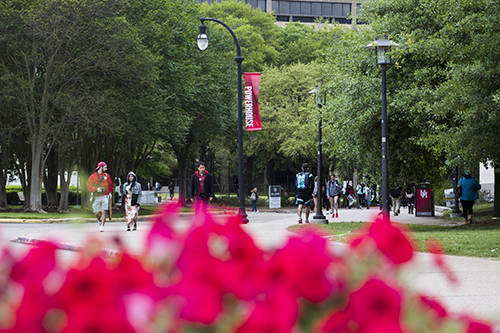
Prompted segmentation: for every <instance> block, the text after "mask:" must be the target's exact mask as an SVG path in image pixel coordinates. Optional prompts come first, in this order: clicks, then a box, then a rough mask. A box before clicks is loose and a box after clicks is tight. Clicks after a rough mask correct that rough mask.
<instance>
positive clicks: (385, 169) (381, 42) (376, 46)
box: [366, 35, 401, 218]
mask: <svg viewBox="0 0 500 333" xmlns="http://www.w3.org/2000/svg"><path fill="white" fill-rule="evenodd" d="M388 37H389V36H388V35H384V36H382V37H380V36H377V40H375V41H373V42H371V43H370V44H368V45H367V46H366V47H367V48H369V49H372V50H375V55H376V57H377V64H378V65H380V71H381V72H382V197H383V198H382V200H383V202H382V207H383V214H384V216H385V217H386V218H389V216H390V211H389V207H390V203H389V145H388V142H387V131H388V130H387V128H388V124H387V101H386V86H385V72H386V70H387V65H388V64H390V63H391V59H390V57H389V54H388V52H389V51H390V50H391V47H401V46H400V45H398V44H396V43H394V42H393V41H391V40H389V39H388Z"/></svg>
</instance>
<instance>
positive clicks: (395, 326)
mask: <svg viewBox="0 0 500 333" xmlns="http://www.w3.org/2000/svg"><path fill="white" fill-rule="evenodd" d="M400 316H401V294H400V292H399V291H398V290H396V289H394V288H392V287H390V286H388V285H387V284H386V283H385V282H383V281H381V280H379V279H377V278H371V279H369V280H368V281H367V282H366V283H365V284H364V285H363V286H362V287H361V288H360V289H358V290H357V291H355V292H353V293H351V294H350V296H349V302H348V303H347V306H346V308H345V309H344V310H341V311H337V312H333V313H332V314H330V315H329V316H328V317H326V318H325V319H323V320H321V322H320V324H319V329H318V330H319V331H320V332H335V333H348V332H359V333H368V332H369V333H402V332H403V330H402V329H401V325H400Z"/></svg>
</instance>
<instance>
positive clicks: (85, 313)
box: [55, 257, 134, 333]
mask: <svg viewBox="0 0 500 333" xmlns="http://www.w3.org/2000/svg"><path fill="white" fill-rule="evenodd" d="M115 277H116V275H115V274H114V273H113V272H112V271H110V270H109V269H108V268H107V267H106V264H105V263H104V261H103V259H101V258H99V257H96V258H94V259H92V261H91V262H90V263H89V265H88V267H86V268H84V269H82V270H77V269H71V270H70V271H69V272H68V274H67V276H66V281H65V282H64V284H63V286H62V287H61V289H60V290H59V292H58V293H57V294H56V295H55V298H56V301H57V307H58V308H61V309H63V310H64V311H65V312H66V315H67V320H68V325H67V326H66V327H65V329H64V331H63V332H72V333H73V332H82V333H83V332H92V331H96V332H133V331H134V330H133V328H132V326H131V325H130V323H129V322H128V320H127V318H126V312H125V306H124V302H123V294H122V293H121V292H123V289H122V288H121V287H123V286H122V285H120V284H119V283H118V284H117V281H116V280H115Z"/></svg>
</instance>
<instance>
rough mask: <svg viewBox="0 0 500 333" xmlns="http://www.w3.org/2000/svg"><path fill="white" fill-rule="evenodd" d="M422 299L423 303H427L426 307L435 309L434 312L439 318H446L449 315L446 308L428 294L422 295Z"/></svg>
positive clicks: (431, 309)
mask: <svg viewBox="0 0 500 333" xmlns="http://www.w3.org/2000/svg"><path fill="white" fill-rule="evenodd" d="M420 301H421V302H422V304H424V305H426V307H427V308H428V309H429V310H430V311H434V314H435V315H436V317H437V318H446V316H447V315H448V314H447V312H446V309H445V308H444V307H443V306H442V305H441V304H440V303H438V302H437V301H435V300H433V299H431V298H429V297H427V296H420Z"/></svg>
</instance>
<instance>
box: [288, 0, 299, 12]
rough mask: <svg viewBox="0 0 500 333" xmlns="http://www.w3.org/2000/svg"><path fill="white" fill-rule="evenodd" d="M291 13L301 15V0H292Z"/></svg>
mask: <svg viewBox="0 0 500 333" xmlns="http://www.w3.org/2000/svg"><path fill="white" fill-rule="evenodd" d="M290 14H297V15H300V2H299V1H291V2H290Z"/></svg>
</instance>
